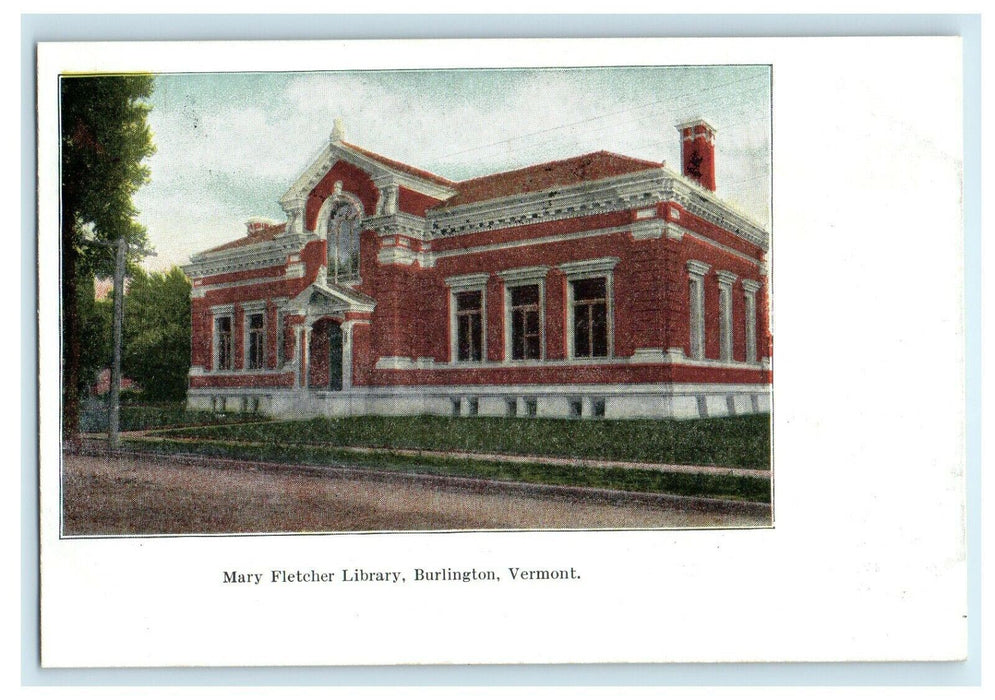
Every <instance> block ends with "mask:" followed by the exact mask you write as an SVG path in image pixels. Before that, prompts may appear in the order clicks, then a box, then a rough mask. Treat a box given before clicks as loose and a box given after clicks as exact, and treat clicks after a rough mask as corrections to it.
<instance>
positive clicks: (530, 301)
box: [508, 284, 542, 360]
mask: <svg viewBox="0 0 995 700" xmlns="http://www.w3.org/2000/svg"><path fill="white" fill-rule="evenodd" d="M508 296H509V302H510V307H511V309H510V320H511V359H513V360H538V359H540V358H541V357H542V328H541V322H540V318H541V317H540V314H541V310H540V305H541V296H540V294H539V285H537V284H530V285H528V286H525V287H513V288H512V289H511V290H510V291H509V293H508Z"/></svg>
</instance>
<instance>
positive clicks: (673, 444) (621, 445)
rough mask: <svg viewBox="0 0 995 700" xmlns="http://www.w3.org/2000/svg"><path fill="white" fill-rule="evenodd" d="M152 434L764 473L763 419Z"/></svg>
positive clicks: (418, 423) (443, 423)
mask: <svg viewBox="0 0 995 700" xmlns="http://www.w3.org/2000/svg"><path fill="white" fill-rule="evenodd" d="M156 434H157V435H160V436H163V437H174V438H181V439H189V438H197V439H199V440H205V441H210V442H212V443H219V444H220V443H228V442H253V443H264V444H265V445H267V446H272V447H274V448H281V449H282V448H288V449H289V448H294V449H298V450H299V449H300V448H304V447H313V448H326V449H327V448H332V447H342V446H358V447H374V448H384V449H422V450H452V451H462V452H486V453H497V454H526V455H539V456H544V457H574V458H582V459H604V460H621V461H635V462H656V463H665V464H698V465H720V466H726V467H741V468H749V469H770V417H769V416H768V415H765V414H761V415H754V416H736V417H730V418H708V419H703V420H687V421H673V420H624V421H612V420H599V421H578V420H574V421H570V420H552V419H541V418H535V419H527V420H526V419H514V418H449V417H442V416H411V417H395V416H391V417H383V416H363V417H349V418H338V419H330V418H315V419H312V420H307V421H280V422H272V423H265V424H255V425H219V426H210V427H197V428H186V429H181V430H170V431H160V432H158V433H156Z"/></svg>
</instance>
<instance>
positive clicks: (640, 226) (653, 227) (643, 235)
mask: <svg viewBox="0 0 995 700" xmlns="http://www.w3.org/2000/svg"><path fill="white" fill-rule="evenodd" d="M664 227H665V223H664V222H663V221H661V220H660V219H656V220H645V221H635V222H633V224H632V227H631V231H632V237H633V239H635V240H637V241H645V240H649V239H653V238H660V237H661V236H662V235H663V231H664Z"/></svg>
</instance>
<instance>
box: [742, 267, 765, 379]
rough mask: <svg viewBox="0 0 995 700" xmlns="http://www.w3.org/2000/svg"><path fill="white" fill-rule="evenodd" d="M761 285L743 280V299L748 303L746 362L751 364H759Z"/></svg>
mask: <svg viewBox="0 0 995 700" xmlns="http://www.w3.org/2000/svg"><path fill="white" fill-rule="evenodd" d="M760 286H761V285H760V283H759V282H756V281H754V280H743V297H744V298H745V301H746V361H747V362H749V363H750V364H756V363H757V362H759V361H760V360H759V358H758V356H757V292H758V291H760Z"/></svg>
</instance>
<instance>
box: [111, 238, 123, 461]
mask: <svg viewBox="0 0 995 700" xmlns="http://www.w3.org/2000/svg"><path fill="white" fill-rule="evenodd" d="M115 248H116V250H115V256H114V342H113V345H114V360H113V362H112V363H111V405H110V407H109V408H110V410H109V416H108V430H107V443H108V447H109V448H110V449H111V450H116V449H118V447H119V446H120V443H121V436H120V435H119V432H120V428H121V344H122V333H121V327H122V325H123V323H124V267H125V262H126V260H127V258H128V242H127V241H126V240H125V239H124V236H122V237H121V238H119V239H117V241H116V243H115Z"/></svg>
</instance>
